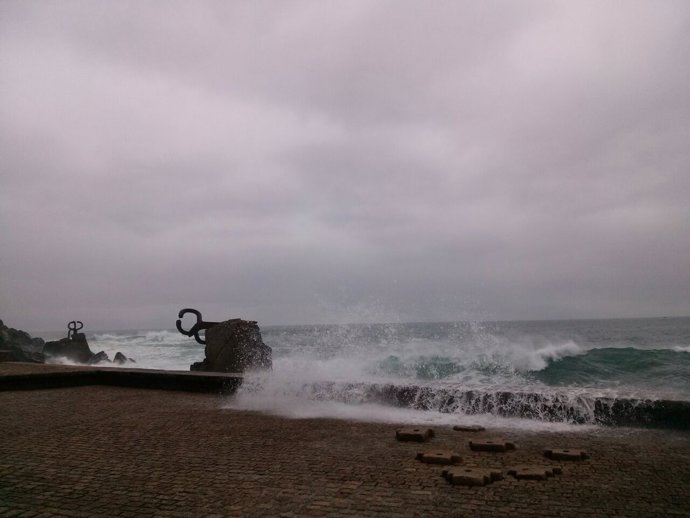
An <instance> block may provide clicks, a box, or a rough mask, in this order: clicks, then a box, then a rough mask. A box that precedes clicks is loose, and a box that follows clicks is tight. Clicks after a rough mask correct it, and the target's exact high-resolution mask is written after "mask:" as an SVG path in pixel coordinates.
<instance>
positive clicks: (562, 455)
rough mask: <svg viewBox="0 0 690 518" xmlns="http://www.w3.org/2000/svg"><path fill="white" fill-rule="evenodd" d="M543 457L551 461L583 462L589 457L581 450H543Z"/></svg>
mask: <svg viewBox="0 0 690 518" xmlns="http://www.w3.org/2000/svg"><path fill="white" fill-rule="evenodd" d="M544 456H545V457H548V458H549V459H553V460H584V459H587V458H589V455H587V453H585V452H584V451H583V450H571V449H549V450H544Z"/></svg>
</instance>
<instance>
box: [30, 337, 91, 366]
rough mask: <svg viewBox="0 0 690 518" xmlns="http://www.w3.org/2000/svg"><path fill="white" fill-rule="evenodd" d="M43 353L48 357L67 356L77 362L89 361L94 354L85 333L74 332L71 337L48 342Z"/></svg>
mask: <svg viewBox="0 0 690 518" xmlns="http://www.w3.org/2000/svg"><path fill="white" fill-rule="evenodd" d="M43 354H44V355H45V357H46V358H47V359H48V358H67V359H68V360H70V361H73V362H77V363H89V362H90V360H91V358H93V356H94V354H93V351H91V348H89V343H88V342H87V341H86V335H85V334H84V333H74V334H73V335H72V337H71V338H62V339H60V340H54V341H52V342H46V344H45V345H44V346H43Z"/></svg>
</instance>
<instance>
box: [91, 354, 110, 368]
mask: <svg viewBox="0 0 690 518" xmlns="http://www.w3.org/2000/svg"><path fill="white" fill-rule="evenodd" d="M98 363H111V362H110V358H108V355H107V354H106V352H105V351H100V352H97V353H96V354H94V355H93V356H92V357H91V358H89V361H88V364H89V365H96V364H98Z"/></svg>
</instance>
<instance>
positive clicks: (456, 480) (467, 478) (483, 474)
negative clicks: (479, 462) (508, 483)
mask: <svg viewBox="0 0 690 518" xmlns="http://www.w3.org/2000/svg"><path fill="white" fill-rule="evenodd" d="M442 476H443V478H445V479H446V480H447V481H448V482H450V483H451V484H453V485H456V486H485V485H487V484H491V483H492V482H494V481H496V480H501V479H502V478H503V473H502V472H501V471H500V470H495V469H487V468H459V467H456V468H449V469H444V470H443V473H442Z"/></svg>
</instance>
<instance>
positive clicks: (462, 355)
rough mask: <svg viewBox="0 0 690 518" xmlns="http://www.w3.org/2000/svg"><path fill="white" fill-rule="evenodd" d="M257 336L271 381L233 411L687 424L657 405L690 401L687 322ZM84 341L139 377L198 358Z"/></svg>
mask: <svg viewBox="0 0 690 518" xmlns="http://www.w3.org/2000/svg"><path fill="white" fill-rule="evenodd" d="M262 335H263V337H264V341H265V343H266V344H267V345H269V346H271V347H272V348H273V353H274V365H273V372H272V373H271V374H270V375H268V376H263V377H254V376H253V375H252V374H248V375H247V379H246V380H245V384H244V386H243V387H242V389H241V390H240V392H239V393H238V394H237V395H236V396H235V398H234V399H233V400H232V402H231V403H230V404H233V405H239V406H240V407H242V406H243V405H244V407H245V408H253V409H264V410H266V411H275V412H282V413H285V414H287V413H290V412H292V413H293V414H294V415H305V414H306V415H315V414H318V413H319V412H322V413H323V415H331V416H332V415H333V414H339V413H340V414H342V415H347V416H355V415H360V414H361V415H360V417H359V418H362V419H367V420H371V419H373V418H374V416H375V415H381V416H383V415H386V416H389V418H392V417H391V416H397V417H400V416H406V417H405V418H406V419H408V418H409V419H412V417H413V416H416V417H414V419H415V420H416V421H417V420H419V419H422V420H427V419H432V420H433V419H440V420H443V419H456V420H457V419H466V418H468V416H469V417H471V418H472V419H507V420H508V421H509V422H510V423H516V422H517V421H519V420H520V419H517V416H521V417H522V418H528V420H529V421H531V422H532V423H533V424H534V423H563V424H567V423H574V424H577V423H591V424H603V423H605V424H625V423H626V422H636V423H638V424H639V423H644V422H653V421H654V420H660V421H667V422H670V421H673V420H674V419H676V418H678V416H682V415H684V414H683V412H685V410H684V407H683V405H680V406H673V405H671V406H668V405H667V406H666V407H665V408H666V410H663V408H662V407H663V405H661V403H658V402H663V401H680V402H684V401H690V375H689V373H690V319H639V320H614V321H608V320H592V321H561V322H556V321H549V322H489V323H476V322H473V323H464V322H458V323H421V324H366V325H345V326H285V327H270V326H262ZM89 340H90V341H91V343H92V344H94V347H95V348H97V349H98V350H104V351H106V352H107V353H109V354H110V351H113V352H114V351H122V352H123V353H124V354H125V355H126V356H128V357H131V358H134V359H135V360H137V366H138V367H144V368H162V369H175V370H188V369H189V365H190V364H191V363H193V362H195V361H199V360H200V359H201V358H203V346H199V345H198V344H196V343H195V342H194V341H193V340H190V339H188V338H187V337H184V336H182V335H180V334H179V333H176V332H174V331H136V332H129V333H122V332H117V333H97V334H96V336H95V337H93V338H91V337H90V338H89ZM412 394H414V397H411V395H412ZM655 405H656V407H655ZM660 405H661V406H660ZM662 410H663V412H666V411H667V412H666V417H663V416H662V414H663V412H662ZM418 414H419V415H418ZM626 415H628V416H631V417H625V416H626ZM397 417H396V419H397ZM516 419H517V421H516Z"/></svg>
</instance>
